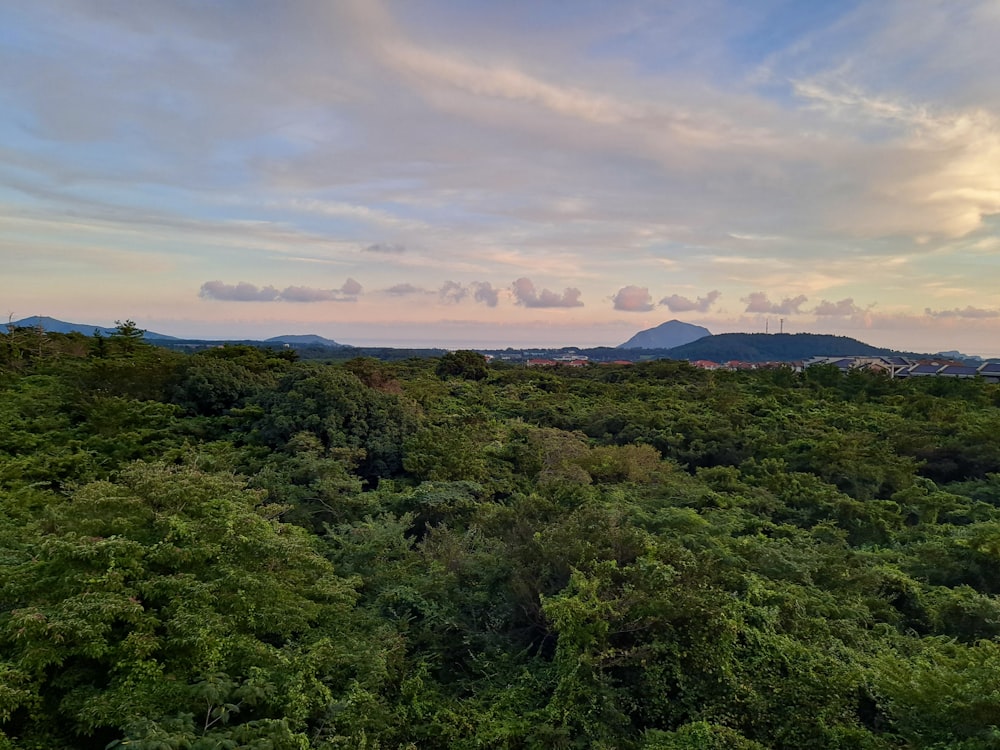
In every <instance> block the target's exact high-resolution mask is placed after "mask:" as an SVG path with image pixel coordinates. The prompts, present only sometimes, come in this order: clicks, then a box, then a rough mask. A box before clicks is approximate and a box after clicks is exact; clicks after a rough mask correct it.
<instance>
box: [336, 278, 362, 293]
mask: <svg viewBox="0 0 1000 750" xmlns="http://www.w3.org/2000/svg"><path fill="white" fill-rule="evenodd" d="M363 290H364V287H363V286H361V284H359V283H358V282H357V281H355V280H354V279H352V278H348V279H347V281H345V282H344V285H343V286H342V287H340V291H341V292H342V293H343V294H347V295H349V296H351V297H355V296H357V295H359V294H361V292H362V291H363Z"/></svg>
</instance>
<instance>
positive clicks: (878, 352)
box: [666, 333, 898, 362]
mask: <svg viewBox="0 0 1000 750" xmlns="http://www.w3.org/2000/svg"><path fill="white" fill-rule="evenodd" d="M891 354H898V352H895V351H893V350H892V349H883V348H880V347H877V346H872V345H871V344H866V343H864V342H863V341H858V340H857V339H852V338H849V337H847V336H831V335H828V334H821V333H794V334H793V333H720V334H718V335H716V336H706V337H705V338H701V339H698V340H697V341H692V342H691V343H688V344H684V345H682V346H676V347H674V348H673V349H671V350H670V351H668V352H666V356H668V357H670V358H671V359H688V360H697V359H707V360H711V361H713V362H729V361H731V360H739V361H741V362H795V361H799V360H805V359H809V358H810V357H823V356H830V357H841V356H842V357H852V356H861V357H864V356H884V355H891Z"/></svg>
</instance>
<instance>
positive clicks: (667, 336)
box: [618, 320, 712, 349]
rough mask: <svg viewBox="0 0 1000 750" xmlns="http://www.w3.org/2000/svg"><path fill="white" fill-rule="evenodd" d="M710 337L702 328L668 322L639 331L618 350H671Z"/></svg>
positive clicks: (675, 321) (707, 331)
mask: <svg viewBox="0 0 1000 750" xmlns="http://www.w3.org/2000/svg"><path fill="white" fill-rule="evenodd" d="M711 335H712V332H711V331H709V330H708V329H707V328H703V327H702V326H696V325H692V324H690V323H684V322H682V321H680V320H668V321H667V322H666V323H661V324H660V325H658V326H656V327H655V328H647V329H646V330H645V331H639V333H637V334H636V335H635V336H633V337H632V338H630V339H629V340H628V341H626V342H625V343H624V344H619V346H618V348H619V349H671V348H673V347H675V346H682V345H684V344H688V343H690V342H692V341H697V340H698V339H700V338H703V337H705V336H711Z"/></svg>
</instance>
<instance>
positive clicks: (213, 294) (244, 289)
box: [198, 279, 362, 302]
mask: <svg viewBox="0 0 1000 750" xmlns="http://www.w3.org/2000/svg"><path fill="white" fill-rule="evenodd" d="M361 291H362V286H361V284H359V283H358V282H357V281H355V280H354V279H348V280H347V281H345V282H344V285H343V286H342V287H340V289H318V288H316V287H310V286H288V287H285V288H284V289H283V290H281V291H280V292H279V291H278V290H277V289H275V288H274V287H273V286H265V287H258V286H256V285H255V284H249V283H247V282H245V281H241V282H240V283H238V284H226V283H225V282H222V281H206V282H205V283H204V284H202V285H201V290H200V291H199V292H198V295H199V296H200V297H202V298H203V299H214V300H221V301H224V302H353V301H354V299H355V298H356V297H357V295H358V294H360V293H361Z"/></svg>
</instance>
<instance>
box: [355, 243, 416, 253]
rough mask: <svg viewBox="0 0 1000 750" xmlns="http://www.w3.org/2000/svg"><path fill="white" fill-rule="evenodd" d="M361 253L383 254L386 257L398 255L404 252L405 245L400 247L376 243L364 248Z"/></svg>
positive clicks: (398, 245) (393, 244) (395, 244)
mask: <svg viewBox="0 0 1000 750" xmlns="http://www.w3.org/2000/svg"><path fill="white" fill-rule="evenodd" d="M362 252H365V253H384V254H387V255H400V254H402V253H405V252H406V245H400V244H398V243H395V242H376V243H375V244H374V245H369V246H368V247H366V248H364V250H362Z"/></svg>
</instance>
